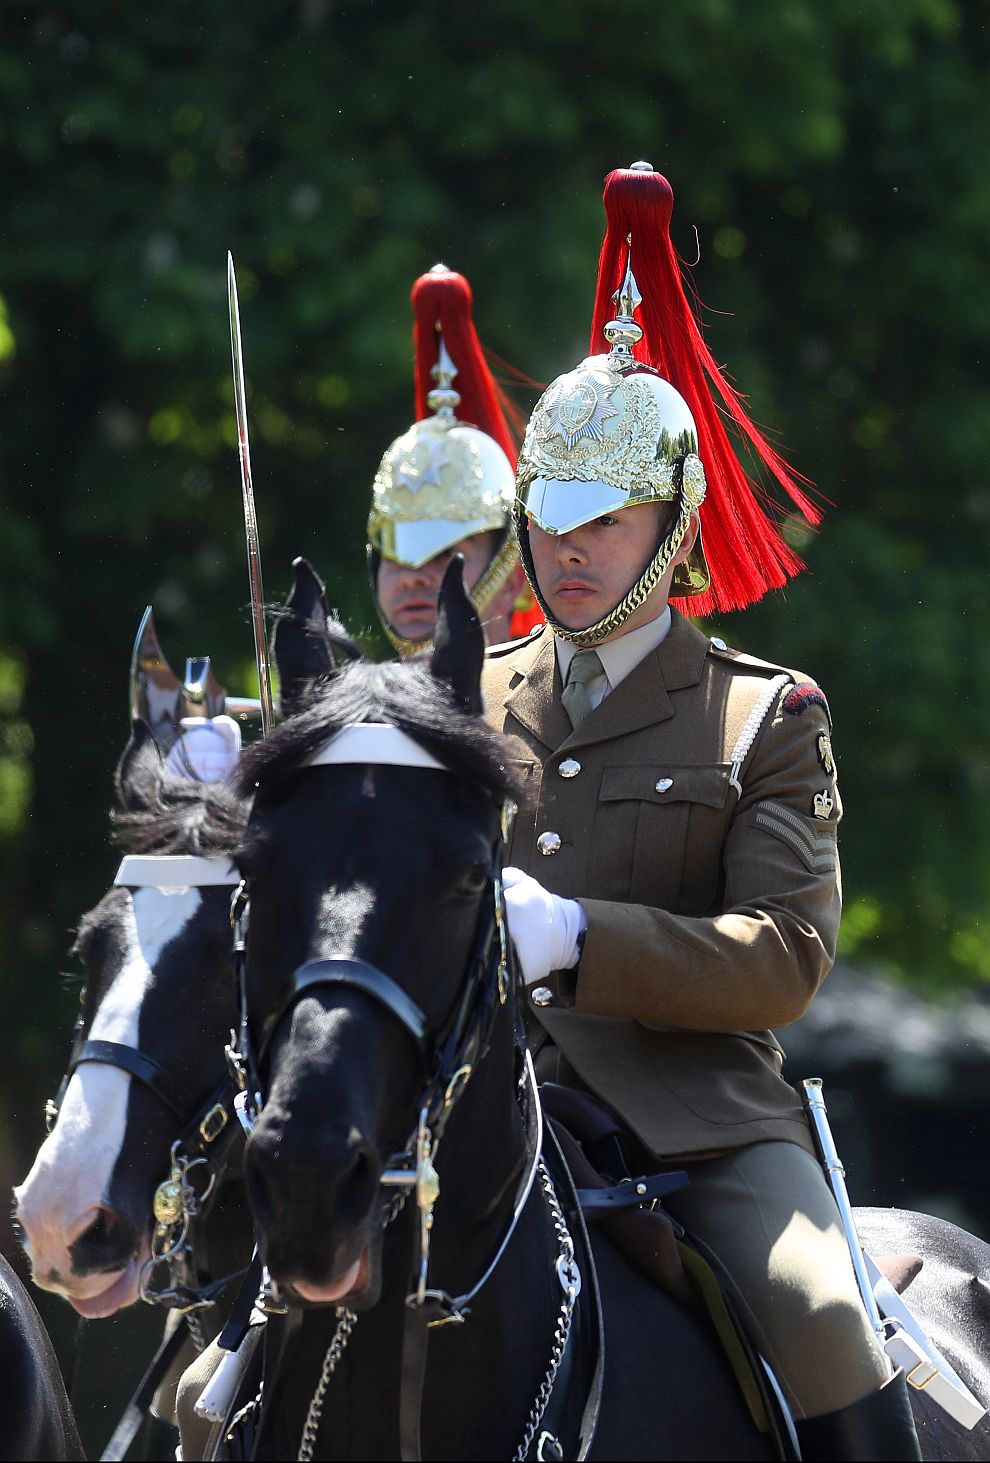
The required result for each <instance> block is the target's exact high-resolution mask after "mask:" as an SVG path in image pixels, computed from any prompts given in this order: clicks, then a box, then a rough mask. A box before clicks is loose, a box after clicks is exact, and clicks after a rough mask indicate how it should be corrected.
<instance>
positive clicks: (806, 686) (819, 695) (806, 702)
mask: <svg viewBox="0 0 990 1463" xmlns="http://www.w3.org/2000/svg"><path fill="white" fill-rule="evenodd" d="M809 706H820V707H821V708H822V710H823V711H824V713H825V716H826V719H827V721H828V725H829V730H831V728H832V713H831V712H830V711H829V709H828V701H827V700H826V698H825V692H824V691H823V690H822V688H821V686H816V685H815V684H814V682H813V681H805V682H804V683H803V684H802V685H800V686H795V687H794V690H793V691H788V693H787V695H786V696H785V697H784V701H783V707H784V710H785V711H787V712H789V713H790V715H791V716H800V715H801V713H802V711H807V709H808V707H809Z"/></svg>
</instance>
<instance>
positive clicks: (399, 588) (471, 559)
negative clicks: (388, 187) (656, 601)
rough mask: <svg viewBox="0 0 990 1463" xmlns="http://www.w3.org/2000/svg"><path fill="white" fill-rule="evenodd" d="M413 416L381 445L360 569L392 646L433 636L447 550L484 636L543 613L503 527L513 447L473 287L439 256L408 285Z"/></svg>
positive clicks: (511, 492)
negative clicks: (456, 557) (460, 570)
mask: <svg viewBox="0 0 990 1463" xmlns="http://www.w3.org/2000/svg"><path fill="white" fill-rule="evenodd" d="M412 305H413V312H414V317H415V326H414V343H415V386H416V421H415V422H414V424H413V425H412V426H411V427H410V428H409V430H408V431H407V432H404V433H403V435H402V436H401V437H398V438H397V439H396V440H395V441H394V442H393V443H392V444H391V446H390V447H389V448H388V450H387V451H386V453H385V455H384V457H383V458H382V460H381V463H380V465H379V468H378V472H377V473H376V475H375V481H374V487H373V492H372V503H371V512H370V513H369V515H368V531H367V532H368V572H369V576H370V579H371V592H372V596H373V598H374V601H375V607H376V609H377V611H378V615H379V618H380V620H381V622H382V626H383V628H384V631H385V634H386V636H387V637H388V640H389V642H390V644H391V645H392V647H393V648H394V649H395V650H397V651H398V653H399V654H400V655H401V656H407V655H412V654H414V653H415V652H416V651H417V650H421V649H423V648H424V647H425V646H427V645H428V644H429V643H430V641H431V639H432V636H433V627H434V623H435V620H436V611H437V594H438V591H439V588H440V581H441V580H442V578H443V572H444V569H445V568H446V566H447V563H448V561H449V559H450V557H451V555H452V554H455V553H458V554H461V555H463V558H464V582H465V585H466V587H467V589H468V590H469V591H470V593H471V598H472V600H473V602H474V605H475V608H476V609H477V611H478V614H479V616H480V618H481V621H482V624H483V625H484V627H485V635H486V638H487V640H488V643H489V645H497V644H499V643H501V642H502V641H505V640H508V639H510V638H512V637H514V636H518V635H522V634H525V633H526V632H527V631H528V630H529V629H530V628H531V626H532V625H533V624H534V623H536V624H538V623H541V622H542V615H541V614H540V612H539V610H538V609H536V608H535V601H534V599H533V596H532V594H531V593H530V591H529V590H528V588H527V587H526V581H525V577H524V575H523V571H522V568H521V566H520V563H519V554H518V549H517V547H516V542H515V536H514V534H513V532H512V529H511V517H512V505H513V501H514V498H515V459H516V446H515V443H514V442H513V438H512V434H511V432H510V429H509V425H508V422H507V415H508V408H507V405H506V403H505V401H504V398H503V397H502V395H501V393H500V392H499V389H498V387H497V385H496V383H495V380H494V378H493V376H492V373H491V371H490V369H489V367H488V365H487V363H486V361H485V357H484V353H483V351H482V347H481V342H480V341H479V339H478V335H477V332H476V330H475V327H474V322H473V320H472V313H471V311H472V294H471V286H470V285H469V284H468V282H467V280H466V279H465V278H464V276H463V275H461V274H455V273H454V272H453V271H452V270H449V269H446V268H445V267H444V266H443V265H442V264H437V265H435V266H434V268H433V269H431V270H430V271H429V273H427V274H424V275H421V276H420V278H419V279H417V281H416V283H415V284H414V285H413V288H412Z"/></svg>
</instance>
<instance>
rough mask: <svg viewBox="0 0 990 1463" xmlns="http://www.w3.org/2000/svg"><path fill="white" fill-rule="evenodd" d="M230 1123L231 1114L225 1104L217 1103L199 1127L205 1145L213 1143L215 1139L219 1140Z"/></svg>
mask: <svg viewBox="0 0 990 1463" xmlns="http://www.w3.org/2000/svg"><path fill="white" fill-rule="evenodd" d="M229 1121H230V1113H229V1112H228V1111H227V1109H226V1108H225V1107H224V1105H223V1103H222V1102H218V1103H215V1104H214V1106H213V1107H211V1108H210V1110H209V1112H208V1113H207V1114H206V1117H205V1118H204V1119H203V1121H202V1122H201V1123H200V1125H199V1136H200V1137H201V1138H202V1140H203V1142H204V1143H212V1142H213V1140H214V1139H215V1138H219V1136H220V1134H221V1133H222V1132H223V1130H224V1128H225V1127H226V1126H227V1124H228V1122H229Z"/></svg>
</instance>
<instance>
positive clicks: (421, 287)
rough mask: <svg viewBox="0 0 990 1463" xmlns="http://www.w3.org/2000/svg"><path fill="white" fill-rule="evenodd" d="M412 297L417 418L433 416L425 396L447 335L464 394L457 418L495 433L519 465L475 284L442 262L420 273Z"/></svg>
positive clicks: (457, 380) (457, 387) (459, 388)
mask: <svg viewBox="0 0 990 1463" xmlns="http://www.w3.org/2000/svg"><path fill="white" fill-rule="evenodd" d="M411 299H412V307H413V315H414V317H415V324H414V325H413V343H414V345H415V349H416V368H415V374H416V420H417V421H418V422H420V421H422V420H423V418H424V417H427V416H429V415H430V408H429V407H428V406H427V404H426V398H427V397H428V396H429V394H430V392H431V391H432V390H433V387H434V385H435V383H434V381H433V379H432V378H431V376H430V372H431V371H432V370H433V367H434V366H435V365H436V363H437V356H438V355H439V351H440V343H439V335H440V334H442V335H443V342H444V345H445V346H446V347H447V351H448V354H449V355H450V358H451V360H452V361H453V362H454V364H455V366H456V367H457V375H456V376H455V378H454V383H453V384H454V390H455V391H457V392H459V393H460V398H461V401H460V405H459V406H458V408H457V413H456V414H457V418H458V420H459V421H462V422H465V423H466V424H469V425H470V426H472V427H478V428H480V430H481V431H482V432H487V434H488V436H489V437H494V439H495V441H496V442H497V443H498V445H499V446H500V447H501V448H502V451H503V452H504V453H505V455H506V457H507V458H508V459H509V461H510V462H511V463H512V465H513V467H515V465H516V457H517V455H518V452H519V444H518V442H516V441H514V440H513V437H512V433H511V432H510V430H509V427H508V423H507V420H506V418H507V416H508V415H509V412H508V406H507V402H506V401H505V398H504V395H503V393H502V392H501V391H500V390H499V387H498V384H497V383H496V381H495V378H494V376H493V375H492V373H491V371H490V370H489V368H488V362H487V361H486V360H485V353H484V350H483V348H482V344H481V341H480V340H479V339H478V332H477V330H476V329H475V328H474V320H473V319H472V316H471V307H472V305H473V303H474V296H473V294H472V293H471V286H470V285H469V284H468V282H467V280H466V279H465V278H464V276H463V274H455V273H454V271H453V270H452V269H444V267H443V265H441V264H438V265H436V266H435V267H434V268H433V269H431V270H430V271H429V273H428V274H421V275H420V277H419V279H418V280H417V281H416V283H415V284H414V285H413V287H412V295H411ZM438 332H439V334H438Z"/></svg>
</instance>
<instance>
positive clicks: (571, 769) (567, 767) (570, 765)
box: [557, 757, 581, 777]
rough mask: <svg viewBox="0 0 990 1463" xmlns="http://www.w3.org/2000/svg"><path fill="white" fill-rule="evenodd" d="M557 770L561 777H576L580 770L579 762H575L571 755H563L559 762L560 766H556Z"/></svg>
mask: <svg viewBox="0 0 990 1463" xmlns="http://www.w3.org/2000/svg"><path fill="white" fill-rule="evenodd" d="M557 771H558V772H559V773H560V775H561V777H577V775H578V773H579V772H580V771H581V763H580V762H575V760H574V758H573V757H565V758H564V760H563V762H561V764H560V766H559V767H558V768H557Z"/></svg>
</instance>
